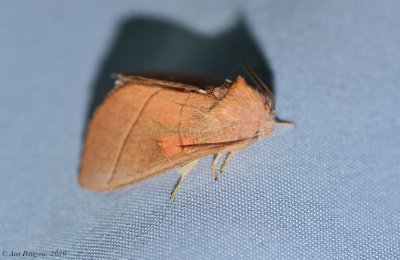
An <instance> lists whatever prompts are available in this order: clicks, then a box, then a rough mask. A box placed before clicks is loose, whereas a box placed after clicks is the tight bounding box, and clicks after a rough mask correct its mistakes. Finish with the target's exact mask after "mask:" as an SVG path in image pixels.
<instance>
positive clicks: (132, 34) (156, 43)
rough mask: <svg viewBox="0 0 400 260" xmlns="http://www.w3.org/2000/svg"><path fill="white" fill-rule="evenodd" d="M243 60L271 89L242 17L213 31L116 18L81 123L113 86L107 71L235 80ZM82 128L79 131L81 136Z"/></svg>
mask: <svg viewBox="0 0 400 260" xmlns="http://www.w3.org/2000/svg"><path fill="white" fill-rule="evenodd" d="M241 58H242V59H244V60H246V61H247V63H248V64H249V65H250V66H251V67H252V68H253V70H254V71H255V72H256V73H257V74H258V75H259V76H260V78H261V79H262V80H263V81H264V82H265V83H266V84H267V85H268V86H269V88H270V89H271V90H272V92H274V80H273V73H272V70H271V68H270V66H269V64H268V60H267V57H266V55H265V53H263V52H262V51H261V49H260V48H259V46H258V45H257V43H256V41H255V39H254V37H253V36H252V34H251V31H250V30H249V28H248V26H247V24H246V22H245V21H244V19H243V18H239V19H238V21H237V22H236V23H235V25H234V26H232V27H231V28H230V29H228V30H226V31H224V32H221V33H219V34H217V35H212V36H210V35H204V34H200V33H197V32H193V31H191V30H190V29H188V28H186V27H184V26H182V25H179V24H177V23H174V22H171V21H166V20H159V19H154V18H149V17H133V18H128V19H125V20H123V21H122V23H121V24H120V28H119V29H118V32H117V36H116V38H115V40H114V41H113V42H112V44H111V47H110V50H109V51H108V53H107V54H106V56H105V59H104V61H103V64H101V65H100V67H99V71H98V74H97V77H96V78H95V80H94V83H93V86H92V87H91V92H92V93H91V96H90V100H89V107H88V109H87V115H86V122H85V125H86V126H87V125H88V123H89V120H90V118H91V116H92V115H93V112H94V110H95V108H96V107H97V105H99V104H100V103H101V102H102V101H103V99H104V98H105V96H106V95H107V93H108V92H109V91H110V90H111V89H112V88H113V87H114V79H112V78H111V74H112V73H130V74H135V73H138V72H149V71H175V72H187V73H191V74H200V75H207V76H213V77H216V78H220V79H235V78H236V76H237V75H239V74H240V75H243V76H245V70H244V68H243V66H242V64H241V60H240V59H241ZM85 132H86V128H85V130H84V133H83V134H84V135H85Z"/></svg>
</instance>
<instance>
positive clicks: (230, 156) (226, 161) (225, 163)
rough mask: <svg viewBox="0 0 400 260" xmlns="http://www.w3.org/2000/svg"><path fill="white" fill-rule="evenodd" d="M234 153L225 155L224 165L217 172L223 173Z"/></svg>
mask: <svg viewBox="0 0 400 260" xmlns="http://www.w3.org/2000/svg"><path fill="white" fill-rule="evenodd" d="M235 153H236V152H228V153H227V154H226V157H225V160H224V163H223V164H222V166H221V169H219V172H223V171H224V170H225V167H226V165H227V164H228V162H229V160H230V159H231V158H232V156H233V155H234V154H235Z"/></svg>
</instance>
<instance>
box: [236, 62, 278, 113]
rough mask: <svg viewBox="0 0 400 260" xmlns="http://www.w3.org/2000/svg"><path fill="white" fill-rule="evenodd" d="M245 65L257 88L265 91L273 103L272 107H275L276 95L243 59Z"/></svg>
mask: <svg viewBox="0 0 400 260" xmlns="http://www.w3.org/2000/svg"><path fill="white" fill-rule="evenodd" d="M241 60H242V63H243V67H244V69H245V70H246V73H247V75H249V77H250V78H251V80H252V81H253V82H254V84H256V87H258V88H259V89H260V90H262V91H264V92H265V93H266V95H267V97H268V98H269V99H270V101H271V107H272V108H273V107H275V100H274V95H273V94H272V92H271V90H270V89H269V88H268V86H267V85H266V84H265V83H264V82H263V81H262V80H261V79H260V77H258V76H257V74H256V73H255V72H254V70H253V69H252V68H251V67H250V66H249V64H247V62H246V61H245V60H244V59H241Z"/></svg>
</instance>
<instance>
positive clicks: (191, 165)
mask: <svg viewBox="0 0 400 260" xmlns="http://www.w3.org/2000/svg"><path fill="white" fill-rule="evenodd" d="M197 162H198V160H195V161H193V162H190V163H188V164H186V165H183V166H182V167H179V168H177V170H178V172H179V173H180V174H181V177H180V178H179V180H178V182H177V183H176V185H175V188H174V191H173V192H172V194H171V198H170V199H169V201H170V202H173V201H174V198H175V194H176V193H177V192H178V189H179V187H180V186H181V184H182V181H183V178H185V176H186V175H187V174H188V173H189V172H190V171H191V170H193V168H194V167H195V166H196V164H197Z"/></svg>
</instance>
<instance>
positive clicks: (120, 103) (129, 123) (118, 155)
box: [79, 64, 290, 202]
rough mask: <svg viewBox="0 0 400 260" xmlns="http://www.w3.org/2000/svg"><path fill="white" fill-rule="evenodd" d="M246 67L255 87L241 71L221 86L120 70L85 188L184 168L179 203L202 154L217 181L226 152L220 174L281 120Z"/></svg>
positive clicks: (93, 134)
mask: <svg viewBox="0 0 400 260" xmlns="http://www.w3.org/2000/svg"><path fill="white" fill-rule="evenodd" d="M244 65H245V68H246V70H247V72H248V74H249V76H250V78H251V79H252V81H253V82H254V84H255V86H254V88H253V87H251V86H249V85H248V84H247V83H246V81H245V80H244V78H242V77H241V76H238V77H237V78H236V80H235V81H230V80H226V81H225V82H223V83H222V84H217V85H215V84H212V83H204V82H203V83H201V84H200V83H191V84H187V83H181V82H178V81H172V80H165V79H163V80H161V79H156V78H148V77H140V76H125V75H118V78H117V80H116V87H115V88H114V90H113V91H111V93H109V94H108V96H107V97H106V99H105V100H104V101H103V103H102V104H101V105H100V106H99V107H98V108H97V110H96V112H95V114H94V116H93V118H92V119H91V121H90V124H89V128H88V132H87V135H86V141H85V147H84V150H83V154H82V163H81V168H80V175H79V183H80V185H81V186H83V187H85V188H87V189H89V190H93V191H109V190H114V189H118V188H122V187H125V186H127V185H130V184H135V183H138V182H141V181H143V180H145V179H147V178H150V177H153V176H155V175H157V174H160V173H163V172H166V171H168V170H171V169H174V168H178V171H179V172H180V174H181V178H180V179H179V181H178V183H177V184H176V186H175V189H174V191H173V192H172V194H171V199H170V200H171V202H172V201H173V200H174V197H175V194H176V192H177V190H178V188H179V186H180V185H181V183H182V180H183V178H184V177H185V176H186V175H187V174H188V173H189V172H190V171H191V170H192V169H193V168H194V166H195V165H196V163H197V161H198V159H199V158H202V157H204V156H207V155H211V154H214V155H215V156H214V161H213V163H212V173H213V176H214V179H217V173H216V166H217V163H218V160H219V159H220V157H221V155H222V154H224V153H227V155H226V158H225V160H224V162H223V164H222V166H221V168H220V172H222V171H223V170H224V169H225V167H226V165H227V163H228V161H229V160H230V159H231V157H232V155H233V154H234V153H236V152H238V151H240V150H242V149H243V148H245V147H246V146H248V145H250V144H251V143H253V142H255V141H256V140H261V139H263V138H265V137H268V136H270V135H271V134H272V132H273V130H274V124H277V123H278V122H276V120H275V110H274V98H273V95H272V93H271V91H270V90H269V89H268V87H267V86H266V85H265V84H264V83H263V82H262V81H261V80H260V79H259V78H258V77H257V75H256V74H255V73H254V72H253V71H252V70H251V69H250V67H249V66H248V65H247V64H244ZM281 124H282V123H281ZM283 124H286V125H289V124H290V123H283Z"/></svg>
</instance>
